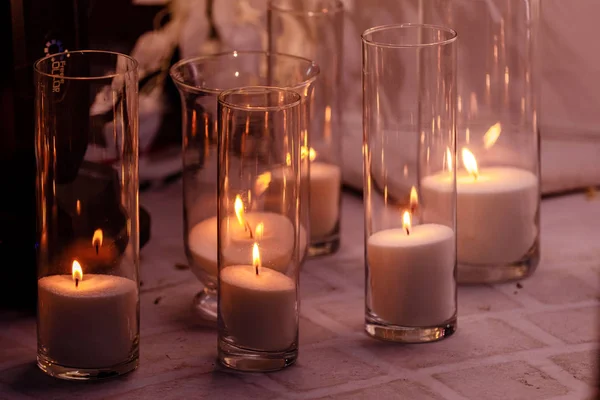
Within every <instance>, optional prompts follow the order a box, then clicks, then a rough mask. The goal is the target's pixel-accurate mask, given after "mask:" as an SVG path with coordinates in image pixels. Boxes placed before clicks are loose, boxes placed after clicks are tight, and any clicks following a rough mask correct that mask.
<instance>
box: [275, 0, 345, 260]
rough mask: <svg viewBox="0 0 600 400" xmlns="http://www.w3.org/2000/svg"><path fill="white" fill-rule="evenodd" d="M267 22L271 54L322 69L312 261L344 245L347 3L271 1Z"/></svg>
mask: <svg viewBox="0 0 600 400" xmlns="http://www.w3.org/2000/svg"><path fill="white" fill-rule="evenodd" d="M267 20H268V38H269V51H271V52H281V53H287V54H293V55H296V56H300V57H304V58H307V59H309V60H313V61H315V62H316V63H317V64H318V65H319V68H320V70H321V73H320V75H319V79H318V80H317V82H316V83H315V89H314V94H313V97H312V101H311V107H310V113H309V116H308V118H309V124H308V134H309V142H310V151H308V152H307V154H308V157H309V158H310V160H311V161H310V247H309V249H308V251H309V255H312V256H317V255H326V254H331V253H334V252H335V251H337V250H338V248H339V246H340V210H341V188H342V169H341V166H342V134H343V132H342V131H341V111H342V110H341V100H342V99H343V88H342V87H341V79H342V60H343V31H344V29H343V21H344V8H343V4H342V2H341V1H339V0H325V1H323V0H308V1H293V0H271V1H269V2H268V4H267Z"/></svg>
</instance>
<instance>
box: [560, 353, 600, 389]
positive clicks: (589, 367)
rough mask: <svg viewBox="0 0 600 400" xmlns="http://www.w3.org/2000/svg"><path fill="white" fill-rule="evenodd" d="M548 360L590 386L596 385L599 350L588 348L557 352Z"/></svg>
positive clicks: (599, 358)
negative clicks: (574, 351) (557, 353)
mask: <svg viewBox="0 0 600 400" xmlns="http://www.w3.org/2000/svg"><path fill="white" fill-rule="evenodd" d="M550 360H552V362H554V363H555V364H557V365H559V366H560V367H561V368H562V369H564V370H565V371H567V372H568V373H570V374H571V375H573V378H575V379H579V380H580V381H583V382H585V383H587V384H588V385H590V386H598V383H599V382H598V373H599V372H600V369H599V365H598V361H599V360H600V351H598V350H588V351H579V352H576V353H565V354H559V355H556V356H553V357H550Z"/></svg>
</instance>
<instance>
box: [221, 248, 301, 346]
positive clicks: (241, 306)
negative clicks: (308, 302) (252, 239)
mask: <svg viewBox="0 0 600 400" xmlns="http://www.w3.org/2000/svg"><path fill="white" fill-rule="evenodd" d="M261 248H262V246H261ZM219 286H220V289H219V296H220V300H219V301H220V308H219V310H220V313H221V315H222V318H223V321H224V323H225V328H226V330H227V332H228V334H229V336H231V337H232V338H234V339H235V342H236V345H238V346H242V347H247V348H250V349H255V350H264V351H278V350H281V351H283V350H286V349H288V348H290V347H291V346H292V344H293V343H294V342H295V341H296V340H297V326H298V324H297V321H298V310H297V309H296V300H297V298H296V284H295V283H294V281H293V280H292V279H291V278H290V277H288V276H286V275H284V274H282V273H281V272H278V271H275V270H273V269H271V268H266V267H264V266H262V264H261V256H260V253H259V249H258V245H257V244H256V243H254V245H253V247H252V264H251V265H232V266H228V267H225V268H223V270H222V271H221V274H220V281H219Z"/></svg>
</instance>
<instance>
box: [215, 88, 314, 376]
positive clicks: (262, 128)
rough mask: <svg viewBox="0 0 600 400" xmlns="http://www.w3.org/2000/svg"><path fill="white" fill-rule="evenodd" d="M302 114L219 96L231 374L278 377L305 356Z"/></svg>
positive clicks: (225, 349)
mask: <svg viewBox="0 0 600 400" xmlns="http://www.w3.org/2000/svg"><path fill="white" fill-rule="evenodd" d="M300 105H301V96H300V95H299V94H298V93H296V92H295V91H291V90H287V89H280V88H274V87H264V86H262V87H246V88H240V89H232V90H228V91H225V92H223V93H221V94H220V95H219V109H218V121H219V168H218V170H219V174H218V175H219V187H218V198H219V201H218V217H217V221H218V224H217V223H216V221H215V224H216V225H218V226H217V231H218V236H219V240H218V242H219V243H218V249H219V253H218V254H219V262H218V265H219V286H218V288H219V296H218V299H219V315H218V336H219V340H218V346H219V360H220V362H221V363H222V364H224V365H225V366H227V367H229V368H233V369H237V370H245V371H270V370H277V369H281V368H283V367H286V366H288V365H290V364H292V363H294V362H295V360H296V357H297V355H298V313H299V309H298V275H299V265H300V256H301V254H302V253H303V252H304V251H305V250H304V249H303V248H301V247H302V246H303V245H304V246H306V243H304V244H302V243H301V240H300V239H301V238H302V237H303V236H304V234H305V232H303V228H302V226H301V224H300V201H301V199H300V177H301V163H302V142H301V134H300V118H301V110H300ZM265 177H270V179H271V186H270V188H269V189H270V190H269V191H268V193H264V194H262V193H261V188H262V182H263V181H264V179H265ZM274 205H277V207H273V206H274Z"/></svg>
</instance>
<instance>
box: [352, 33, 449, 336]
mask: <svg viewBox="0 0 600 400" xmlns="http://www.w3.org/2000/svg"><path fill="white" fill-rule="evenodd" d="M362 39H363V69H362V71H363V105H364V108H363V129H364V142H363V150H364V162H365V164H364V174H365V175H364V201H365V267H366V298H365V301H366V307H365V310H366V311H365V313H366V314H365V330H366V331H367V333H368V334H369V335H371V336H373V337H376V338H379V339H384V340H390V341H396V342H429V341H434V340H439V339H442V338H445V337H447V336H449V335H451V334H452V333H454V331H455V330H456V278H455V277H456V191H455V188H456V186H455V183H456V181H455V179H456V168H454V165H455V162H454V161H455V149H456V136H455V130H456V120H455V110H456V47H457V36H456V32H454V31H453V30H451V29H447V28H443V27H438V26H432V25H414V24H402V25H386V26H380V27H375V28H371V29H368V30H366V31H365V32H364V33H363V35H362Z"/></svg>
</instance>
